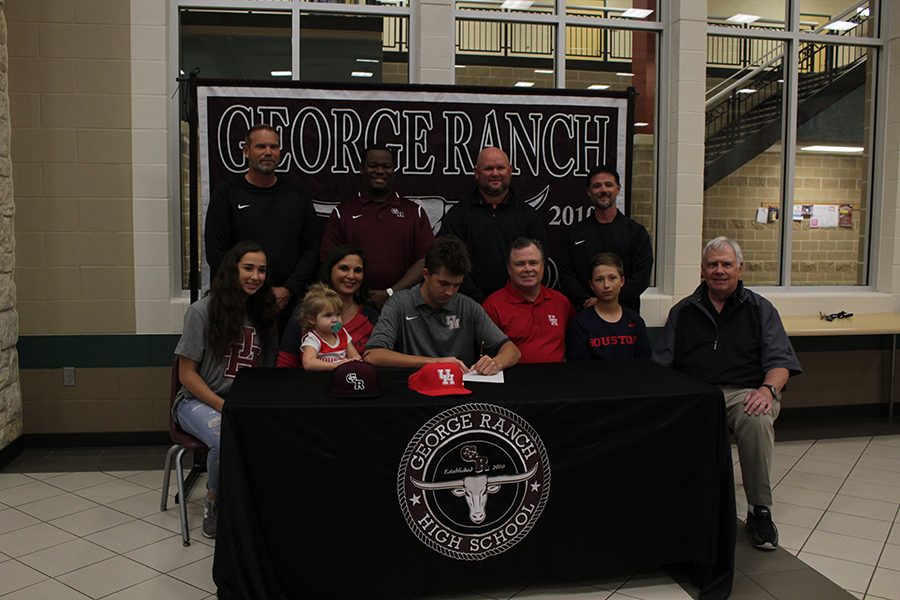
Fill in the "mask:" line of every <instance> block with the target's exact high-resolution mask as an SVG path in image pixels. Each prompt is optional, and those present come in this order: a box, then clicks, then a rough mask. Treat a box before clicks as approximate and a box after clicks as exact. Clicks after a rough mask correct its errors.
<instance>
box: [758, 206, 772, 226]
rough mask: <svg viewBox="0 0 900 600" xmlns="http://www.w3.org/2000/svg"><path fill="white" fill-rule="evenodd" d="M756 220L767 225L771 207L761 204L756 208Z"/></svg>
mask: <svg viewBox="0 0 900 600" xmlns="http://www.w3.org/2000/svg"><path fill="white" fill-rule="evenodd" d="M756 222H757V223H759V224H760V225H765V224H766V223H768V222H769V209H768V208H764V207H762V206H760V207H759V208H757V209H756Z"/></svg>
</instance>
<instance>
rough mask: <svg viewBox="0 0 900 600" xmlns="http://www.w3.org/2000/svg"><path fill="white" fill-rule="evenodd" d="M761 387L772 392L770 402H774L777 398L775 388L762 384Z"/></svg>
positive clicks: (768, 384) (769, 384)
mask: <svg viewBox="0 0 900 600" xmlns="http://www.w3.org/2000/svg"><path fill="white" fill-rule="evenodd" d="M761 387H764V388H766V389H767V390H769V391H770V392H772V400H775V399H776V398H778V390H776V389H775V386H774V385H772V384H771V383H764V384H762V386H761Z"/></svg>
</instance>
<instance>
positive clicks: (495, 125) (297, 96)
mask: <svg viewBox="0 0 900 600" xmlns="http://www.w3.org/2000/svg"><path fill="white" fill-rule="evenodd" d="M196 99H197V111H196V114H197V126H198V132H197V138H198V140H199V170H200V205H201V207H202V208H201V215H200V226H201V227H202V225H203V222H204V221H205V215H206V207H207V205H208V203H209V197H210V194H211V191H212V190H214V189H215V188H216V187H217V186H218V185H219V184H221V183H223V182H224V181H227V180H228V179H229V178H232V177H241V176H243V173H244V172H245V171H246V168H247V167H246V163H245V159H244V156H243V154H242V147H243V139H244V135H245V134H246V133H247V130H248V129H249V128H250V127H252V126H254V125H259V124H266V125H270V126H272V127H274V128H275V129H276V131H278V132H279V134H280V136H281V146H282V148H281V157H282V158H281V164H280V165H279V167H278V169H277V172H278V173H279V175H280V176H284V177H289V178H293V179H295V180H296V181H298V182H299V184H300V185H301V186H302V187H304V189H306V190H307V192H308V193H309V194H310V195H311V197H312V198H313V201H314V204H315V208H316V212H317V214H318V215H319V216H320V217H323V218H325V217H327V216H328V215H329V214H330V213H331V211H332V210H334V207H335V206H337V205H338V204H339V203H340V202H341V201H343V200H346V199H348V198H351V197H353V196H355V195H356V193H357V190H358V172H359V164H360V162H361V160H362V152H363V150H364V148H365V147H366V146H369V145H372V144H384V145H386V146H388V147H390V148H391V149H392V150H393V151H394V154H395V156H396V157H397V161H398V165H397V176H396V179H395V188H396V190H397V191H398V192H399V193H400V194H401V195H403V196H406V197H407V198H409V199H410V200H413V201H415V202H418V203H419V204H421V205H422V206H423V208H424V209H425V211H426V213H427V214H428V216H429V219H430V220H431V224H432V227H433V229H434V230H435V231H437V230H439V229H440V223H441V219H442V218H443V216H444V215H445V214H446V213H447V211H448V210H449V209H450V208H451V207H452V206H453V205H454V204H456V203H457V202H459V201H460V200H462V199H464V198H466V197H467V196H468V195H469V194H470V193H471V192H472V191H473V190H474V189H475V179H474V167H475V160H476V158H477V156H478V153H479V151H480V150H481V149H482V148H484V147H486V146H497V147H499V148H501V149H503V150H504V151H505V152H506V153H507V154H508V155H509V157H510V162H511V164H512V168H513V177H512V183H511V187H512V188H513V189H514V190H515V192H516V194H517V196H518V197H519V198H521V199H523V200H524V201H525V202H527V203H528V204H530V205H531V206H532V207H533V208H534V209H535V210H537V211H538V214H539V215H541V217H542V219H543V220H544V223H545V225H546V227H547V233H548V236H549V239H550V249H549V250H550V251H549V254H550V257H551V259H552V257H553V255H554V254H555V253H556V248H557V247H558V244H560V243H561V241H562V239H563V236H564V232H565V231H566V230H567V229H568V227H570V226H571V225H573V224H575V223H577V222H579V221H581V220H583V219H585V218H587V217H589V216H590V214H591V212H592V207H591V206H590V204H589V201H588V198H587V195H586V189H585V188H586V186H585V181H584V179H585V176H586V175H587V173H588V171H589V170H590V169H591V168H592V167H594V166H597V165H600V164H610V165H613V166H614V167H615V168H616V170H617V171H618V172H619V174H620V176H621V191H620V193H619V197H618V200H617V202H618V205H619V208H620V209H621V210H622V211H623V212H625V213H626V214H628V212H629V208H630V192H631V190H630V175H631V168H630V163H631V161H630V154H631V136H632V123H631V120H632V119H630V118H629V115H631V114H633V95H632V94H630V93H628V92H597V91H593V90H584V91H578V92H574V91H567V90H552V92H550V91H540V90H537V91H534V90H522V91H520V90H514V89H506V88H503V89H498V88H462V87H456V86H412V85H408V86H387V85H385V86H366V87H347V86H342V87H336V86H330V85H325V84H321V85H301V84H299V83H290V82H286V83H284V84H273V83H272V82H261V83H258V84H254V83H247V82H240V84H238V85H230V84H229V82H221V81H211V80H207V81H204V80H199V81H198V85H197V87H196ZM203 269H204V273H203V277H202V280H203V287H206V283H207V282H208V267H207V265H206V261H205V260H204V261H203ZM548 271H549V275H550V278H551V283H552V282H555V278H556V272H555V265H554V264H553V263H552V261H551V262H548Z"/></svg>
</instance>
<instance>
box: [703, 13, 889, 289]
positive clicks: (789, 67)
mask: <svg viewBox="0 0 900 600" xmlns="http://www.w3.org/2000/svg"><path fill="white" fill-rule="evenodd" d="M874 3H877V4H878V10H877V13H876V14H877V18H878V36H877V37H869V36H859V37H849V36H847V37H842V36H837V35H831V34H827V33H825V34H823V33H814V32H808V31H800V28H799V27H800V26H799V23H800V0H786V2H785V28H784V29H783V30H778V29H772V30H760V29H744V28H740V29H739V28H732V27H720V26H716V25H709V24H707V27H706V35H707V38H709V36H712V35H715V36H721V37H733V38H738V39H749V38H755V39H764V40H778V41H781V42H783V43H784V45H785V52H784V55H785V59H784V63H785V65H784V69H785V76H784V80H785V91H784V94H783V96H784V100H783V105H782V140H783V148H782V159H781V197H780V199H779V200H780V203H781V214H782V218H781V220H780V225H779V226H780V228H781V230H780V235H779V239H780V246H781V247H780V257H779V258H780V273H779V281H780V284H779V285H775V286H754V289H758V290H760V291H762V292H763V293H764V294H766V293H772V292H791V293H795V292H796V293H803V292H809V291H810V290H817V291H822V290H825V291H828V292H835V293H840V294H847V293H855V292H860V291H877V289H878V283H877V272H878V263H879V245H880V244H879V242H880V236H879V235H878V232H877V231H876V227H875V223H876V221H878V222H880V221H881V219H880V215H881V213H882V211H883V199H882V194H883V179H884V177H883V173H884V151H885V129H886V128H884V127H881V126H880V125H881V124H884V123H887V97H886V94H887V86H886V85H885V83H886V81H887V62H888V61H886V60H884V52H885V47H886V46H887V40H886V39H884V38H885V36H884V30H885V27H884V23H885V19H886V14H885V13H886V11H887V10H888V8H887V7H886V5H889V4H890V3H889V2H880V0H870V4H874ZM804 43H816V44H828V45H834V46H862V47H866V48H872V49H874V50H875V68H874V69H873V73H874V81H872V85H873V87H874V90H873V94H872V98H873V102H872V106H871V108H870V110H871V113H870V114H869V119H870V123H871V126H870V128H871V131H872V134H871V140H870V143H871V150H870V152H869V153H868V157H867V160H868V164H867V165H866V172H867V175H868V177H869V179H868V191H867V195H868V197H867V201H868V210H867V212H868V215H867V222H866V231H865V243H866V247H865V249H864V252H863V257H864V258H863V266H862V269H863V270H864V272H865V281H866V283H865V284H863V285H853V286H850V285H812V286H810V285H802V286H794V285H792V283H791V274H792V273H791V255H792V249H793V231H792V227H790V226H789V225H790V224H791V222H792V221H791V219H789V218H787V217H788V215H790V214H791V212H790V211H789V210H788V209H793V199H794V197H795V190H794V178H795V174H796V160H795V156H796V152H797V104H798V101H797V90H798V88H799V72H798V61H799V51H800V47H801V45H802V44H804ZM876 215H877V216H878V218H876Z"/></svg>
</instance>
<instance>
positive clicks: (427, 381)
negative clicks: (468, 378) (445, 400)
mask: <svg viewBox="0 0 900 600" xmlns="http://www.w3.org/2000/svg"><path fill="white" fill-rule="evenodd" d="M462 380H463V372H462V369H461V368H460V366H459V365H458V364H456V363H449V362H444V363H429V364H427V365H425V366H424V367H422V368H421V369H419V370H418V371H416V372H415V373H413V374H412V375H410V376H409V379H408V380H407V384H408V385H409V389H411V390H413V391H414V392H419V393H420V394H425V395H426V396H452V395H455V394H471V393H472V390H467V389H466V388H465V386H464V385H463V383H462Z"/></svg>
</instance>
